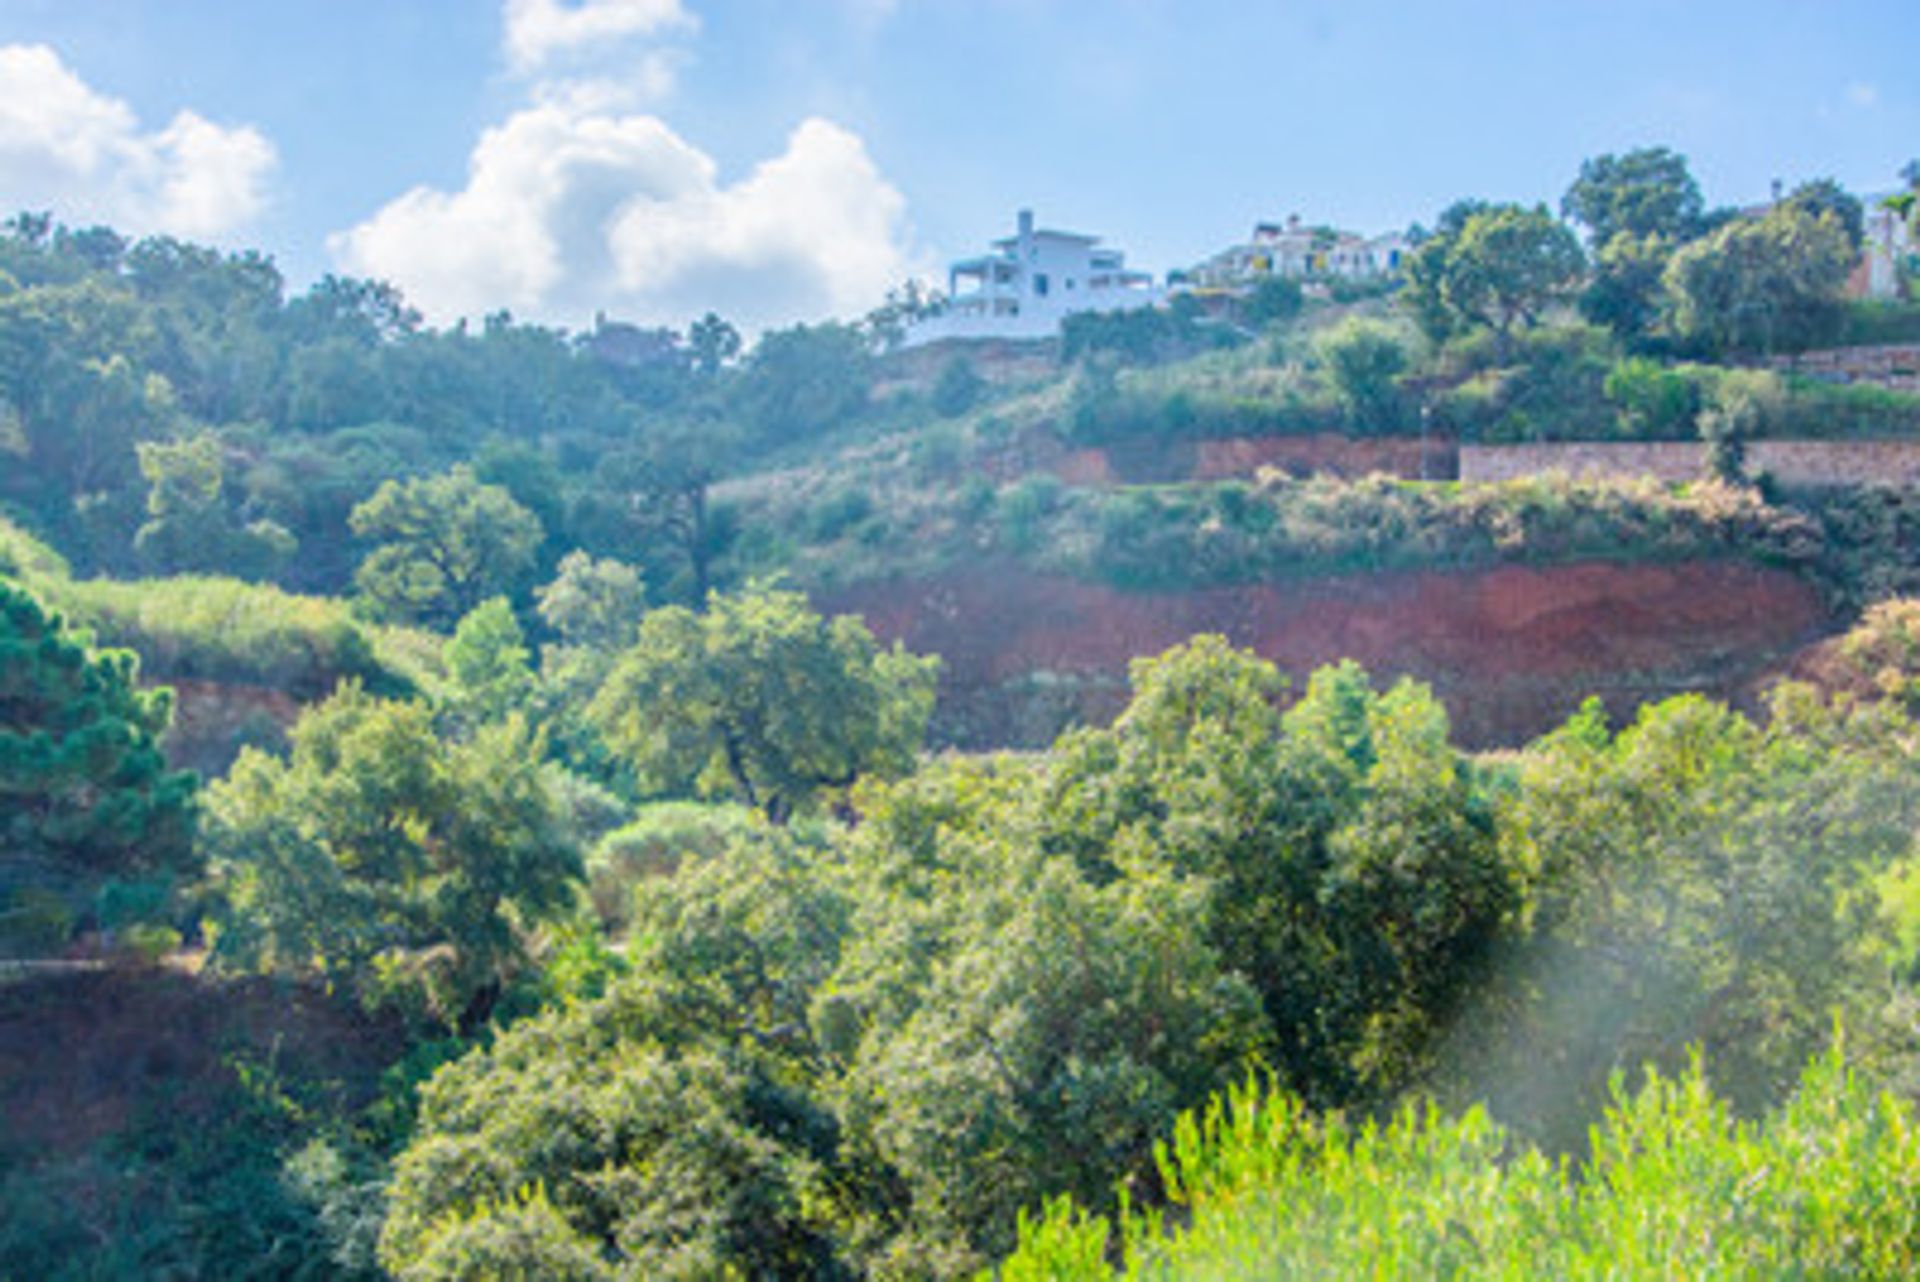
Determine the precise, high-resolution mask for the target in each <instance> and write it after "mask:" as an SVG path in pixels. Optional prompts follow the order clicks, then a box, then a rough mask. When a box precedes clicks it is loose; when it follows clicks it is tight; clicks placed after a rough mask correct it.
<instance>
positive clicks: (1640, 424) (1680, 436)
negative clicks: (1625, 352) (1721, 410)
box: [1606, 356, 1700, 440]
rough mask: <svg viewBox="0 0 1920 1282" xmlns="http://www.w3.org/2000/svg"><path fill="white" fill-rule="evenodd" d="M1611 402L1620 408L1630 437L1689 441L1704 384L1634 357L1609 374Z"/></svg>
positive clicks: (1625, 428) (1624, 431)
mask: <svg viewBox="0 0 1920 1282" xmlns="http://www.w3.org/2000/svg"><path fill="white" fill-rule="evenodd" d="M1606 394H1607V399H1608V400H1609V401H1612V402H1613V403H1614V404H1615V405H1617V406H1619V407H1620V424H1621V430H1622V433H1623V434H1624V435H1626V436H1630V437H1635V438H1640V439H1650V440H1685V439H1686V438H1687V437H1689V436H1691V435H1693V431H1694V417H1695V416H1696V415H1697V414H1698V413H1699V412H1700V384H1699V383H1698V382H1697V381H1696V380H1695V379H1692V378H1689V377H1688V376H1687V375H1686V374H1685V373H1682V372H1680V371H1678V370H1673V369H1669V368H1668V367H1667V366H1665V365H1662V364H1661V363H1660V362H1658V361H1652V360H1648V359H1646V358H1645V357H1640V356H1630V357H1628V358H1627V359H1626V360H1624V361H1621V362H1620V363H1619V364H1617V365H1615V366H1614V367H1613V368H1612V369H1611V370H1609V371H1607V381H1606Z"/></svg>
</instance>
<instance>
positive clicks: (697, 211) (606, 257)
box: [329, 99, 915, 328]
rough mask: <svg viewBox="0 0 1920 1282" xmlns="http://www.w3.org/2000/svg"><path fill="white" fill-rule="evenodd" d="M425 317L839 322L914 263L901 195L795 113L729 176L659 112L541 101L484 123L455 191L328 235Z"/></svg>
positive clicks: (833, 128)
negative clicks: (771, 149)
mask: <svg viewBox="0 0 1920 1282" xmlns="http://www.w3.org/2000/svg"><path fill="white" fill-rule="evenodd" d="M329 247H330V248H331V250H332V252H333V256H334V258H335V260H336V261H337V262H338V264H339V265H340V267H341V268H342V269H343V270H346V271H349V272H352V273H355V274H358V275H365V276H374V277H379V278H382V279H386V280H391V281H393V282H394V283H395V284H397V285H399V286H400V287H401V288H402V289H403V290H404V291H405V292H406V294H407V297H408V299H409V300H410V301H411V302H413V303H414V305H416V306H418V307H420V308H421V309H422V310H423V311H424V312H426V313H427V315H428V316H429V317H431V318H433V319H434V320H435V321H439V322H445V321H449V320H452V319H454V318H456V317H460V316H477V315H480V314H482V313H484V312H487V311H491V310H494V309H497V308H500V307H508V308H511V309H512V310H513V311H514V312H515V313H516V314H517V315H522V316H529V317H538V318H541V319H545V320H550V321H558V322H562V323H568V324H581V323H584V322H585V321H586V320H588V319H589V318H590V317H591V316H592V314H593V313H594V312H595V311H599V310H604V311H606V312H608V313H610V314H612V315H615V316H619V317H621V318H623V319H631V320H635V321H640V322H645V323H656V324H684V323H685V322H686V321H688V320H689V319H691V318H692V317H694V316H697V315H699V314H701V313H702V312H704V311H706V310H708V309H709V308H711V309H714V310H717V311H719V312H721V313H722V314H723V315H725V316H727V317H728V318H729V319H731V320H733V321H734V322H735V323H736V324H740V325H743V326H745V327H748V328H759V327H763V326H767V325H774V324H781V323H786V322H790V321H794V320H812V319H819V318H822V317H824V316H828V315H839V316H846V315H851V314H854V313H856V312H859V311H862V310H864V309H865V308H867V307H869V306H872V305H873V304H874V303H877V302H878V301H879V300H880V299H881V297H882V296H883V295H884V294H885V292H886V290H887V288H888V287H889V286H891V285H894V284H897V283H898V282H899V281H900V280H901V279H903V278H904V277H905V276H907V275H908V274H910V271H911V269H912V267H913V266H914V265H915V264H914V263H913V261H912V259H911V256H910V254H909V251H908V249H907V226H906V201H905V199H904V198H903V197H902V196H901V194H900V193H899V191H898V190H896V189H895V188H894V187H893V186H892V185H891V184H890V183H889V182H888V181H887V180H886V178H885V177H884V176H883V175H882V174H881V173H880V170H879V168H878V167H877V166H876V165H875V164H874V162H873V159H872V157H871V156H870V155H868V153H867V149H866V146H865V144H864V143H862V141H861V140H860V138H859V137H858V136H856V135H854V134H852V133H850V132H848V131H847V130H846V129H843V128H841V127H840V126H838V125H835V124H832V123H831V122H829V121H825V120H820V119H810V120H807V121H804V122H803V123H801V124H800V126H799V127H798V128H796V129H795V130H794V131H793V133H792V134H791V136H790V137H789V138H788V139H787V144H786V147H785V149H784V150H783V151H782V152H781V153H780V154H779V155H777V156H775V157H773V158H771V159H769V160H766V161H763V162H762V163H761V164H759V165H758V166H756V167H755V168H754V169H753V171H752V172H751V173H749V174H748V175H747V176H746V177H744V178H742V179H741V180H739V181H738V182H735V183H732V184H731V185H729V184H725V183H722V182H721V181H720V179H719V174H718V169H717V166H716V165H715V163H714V161H713V160H712V159H711V158H710V157H709V156H707V155H706V154H705V153H704V152H702V151H700V150H699V149H698V148H696V147H694V146H693V145H692V144H690V143H689V142H687V141H686V140H685V139H683V138H681V137H680V136H679V135H678V134H676V133H675V132H674V131H673V130H672V129H671V128H670V127H668V126H667V124H666V123H665V122H663V121H662V120H660V119H659V118H658V117H656V116H649V115H617V114H612V113H609V112H601V111H593V110H590V109H587V108H586V107H583V106H582V105H581V104H580V103H577V102H569V101H566V100H560V99H555V100H549V101H546V102H542V103H538V104H536V105H534V106H531V107H528V108H526V109H524V110H522V111H519V112H516V113H515V114H514V115H512V116H510V117H509V118H508V119H507V120H506V121H505V122H504V123H502V124H500V125H498V126H496V127H495V128H492V129H489V130H487V132H486V133H485V134H484V135H482V137H481V139H480V141H479V143H478V144H477V145H476V146H475V148H474V151H473V155H472V157H471V158H470V160H469V162H468V174H467V185H466V186H465V187H464V188H462V189H461V190H459V191H454V192H446V191H437V190H433V189H430V188H425V187H417V188H415V189H413V190H412V191H409V192H407V193H406V194H405V195H403V196H401V197H400V198H398V199H397V200H394V201H393V202H391V203H390V204H388V205H387V206H386V207H384V208H383V209H381V210H380V211H379V212H378V213H376V214H375V215H374V216H373V217H372V218H370V219H368V220H367V221H366V222H363V223H361V224H359V225H358V226H356V227H352V228H349V229H348V230H346V231H344V232H340V233H337V234H336V235H334V236H333V237H332V238H330V240H329Z"/></svg>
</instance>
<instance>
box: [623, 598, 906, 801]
mask: <svg viewBox="0 0 1920 1282" xmlns="http://www.w3.org/2000/svg"><path fill="white" fill-rule="evenodd" d="M938 670H939V660H938V659H935V658H920V657H917V656H915V655H911V654H908V653H907V652H906V651H905V650H903V649H901V648H900V647H899V646H898V645H896V646H894V648H893V649H891V650H886V649H882V648H881V647H880V645H879V643H877V642H876V641H875V640H874V639H873V635H872V633H870V632H868V631H867V629H866V626H865V625H864V624H862V623H861V622H860V621H859V620H858V619H856V618H852V617H848V616H842V617H839V618H835V619H832V620H826V619H822V618H821V617H820V616H819V615H817V614H815V613H813V612H812V611H811V610H809V609H808V608H807V603H806V598H805V597H804V596H802V595H800V594H799V593H797V592H780V591H769V590H756V591H751V592H746V593H741V594H738V595H730V596H722V595H719V594H715V595H714V596H713V597H712V598H711V599H710V601H709V604H708V609H707V612H706V613H705V614H694V613H693V612H692V611H690V610H686V609H683V608H681V607H677V606H669V607H666V608H664V609H659V610H655V611H653V612H652V613H650V614H648V615H647V616H646V618H645V619H644V620H643V621H642V622H641V624H640V631H639V637H638V640H637V641H636V642H635V644H634V645H633V646H632V647H631V648H630V649H628V650H627V651H626V652H625V653H624V654H623V655H622V656H621V657H620V659H619V661H618V663H616V664H615V666H614V669H613V672H612V674H611V675H610V676H609V677H608V679H607V683H606V685H605V686H604V687H603V688H602V689H601V691H600V693H599V694H598V695H597V696H595V698H594V701H593V704H592V707H591V708H590V710H589V716H590V718H591V719H592V720H593V721H594V722H595V723H596V724H597V725H598V726H599V728H600V730H601V732H602V733H603V734H604V735H605V736H606V739H607V742H608V743H609V744H610V745H611V746H612V748H613V749H614V751H615V752H616V753H618V754H619V755H620V756H621V757H622V758H624V759H625V760H626V762H627V763H628V764H629V765H630V766H631V767H632V769H633V771H634V773H635V775H636V777H637V778H638V779H639V780H640V781H641V783H642V786H644V787H646V788H648V789H650V790H652V791H656V792H684V791H687V790H690V789H692V790H698V791H699V792H701V793H704V794H708V795H723V796H733V797H737V798H739V799H740V800H742V801H744V802H746V804H748V805H750V806H753V807H755V808H757V809H759V810H761V811H762V812H764V813H765V814H766V815H767V817H768V818H769V819H772V820H773V821H774V822H776V823H784V822H785V821H786V820H787V818H788V817H789V816H791V815H792V814H793V813H794V812H795V811H796V810H797V809H799V808H801V807H804V806H806V805H808V804H809V803H811V802H813V801H814V800H816V799H817V798H819V797H821V796H823V795H844V793H845V790H846V789H848V788H850V787H851V786H852V785H853V783H854V781H855V780H857V779H859V778H860V777H861V776H863V775H869V774H877V775H883V776H884V775H896V774H903V773H905V772H907V771H908V770H911V769H912V768H913V763H914V754H915V753H916V752H917V751H918V750H919V747H920V743H921V740H922V738H923V737H924V736H925V734H926V726H927V718H928V716H929V715H930V714H931V713H932V710H933V692H934V680H935V674H936V673H937V672H938Z"/></svg>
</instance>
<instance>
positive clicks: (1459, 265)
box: [1404, 205, 1586, 354]
mask: <svg viewBox="0 0 1920 1282" xmlns="http://www.w3.org/2000/svg"><path fill="white" fill-rule="evenodd" d="M1456 221H1457V223H1458V229H1457V230H1452V229H1450V226H1449V224H1451V223H1454V222H1456ZM1585 266H1586V264H1585V260H1584V258H1583V256H1582V255H1581V252H1580V243H1579V242H1578V241H1577V240H1575V239H1574V236H1573V233H1572V232H1570V231H1568V230H1567V228H1566V227H1565V225H1564V224H1562V223H1560V222H1558V221H1556V220H1555V219H1554V217H1553V215H1551V214H1549V213H1548V212H1547V210H1546V207H1545V206H1535V207H1534V208H1532V209H1528V208H1526V207H1524V206H1521V205H1493V206H1486V207H1482V208H1477V209H1472V210H1471V212H1468V211H1467V209H1465V208H1462V207H1459V206H1456V208H1455V210H1450V211H1448V214H1446V215H1443V216H1442V218H1441V230H1440V231H1439V232H1437V233H1435V234H1434V235H1433V236H1431V237H1430V238H1428V239H1427V240H1426V241H1425V242H1424V243H1423V244H1421V245H1420V247H1419V248H1418V249H1416V250H1415V251H1414V252H1413V253H1412V254H1411V255H1409V257H1408V263H1407V268H1406V272H1407V289H1406V291H1405V294H1404V300H1405V305H1406V306H1407V307H1408V308H1409V309H1410V310H1411V311H1412V312H1413V315H1414V316H1415V318H1416V319H1417V320H1418V321H1419V322H1420V324H1421V326H1422V327H1423V328H1424V329H1425V330H1426V332H1427V335H1428V337H1430V338H1433V339H1435V340H1439V339H1442V338H1445V337H1446V336H1447V335H1448V334H1450V333H1452V332H1454V331H1455V330H1458V329H1462V328H1469V327H1473V326H1484V327H1486V328H1488V329H1491V330H1493V332H1494V335H1495V338H1496V340H1497V342H1498V345H1499V348H1500V350H1501V352H1502V354H1504V353H1505V352H1506V350H1507V348H1508V346H1509V343H1510V341H1511V336H1512V333H1513V329H1514V326H1515V325H1519V324H1524V325H1525V326H1527V327H1529V328H1530V327H1532V326H1533V325H1535V324H1536V323H1538V321H1539V319H1540V316H1541V314H1542V313H1543V312H1544V311H1545V309H1546V308H1547V307H1549V306H1550V305H1552V304H1553V303H1555V302H1558V301H1560V300H1562V299H1565V298H1568V297H1570V296H1571V295H1572V292H1573V289H1574V287H1575V286H1576V285H1578V284H1579V282H1580V279H1581V276H1582V274H1583V272H1584V270H1585Z"/></svg>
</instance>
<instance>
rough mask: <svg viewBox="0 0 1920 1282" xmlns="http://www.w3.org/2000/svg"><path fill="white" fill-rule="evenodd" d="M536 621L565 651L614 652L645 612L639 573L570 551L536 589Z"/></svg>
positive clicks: (621, 646) (623, 566) (626, 638)
mask: <svg viewBox="0 0 1920 1282" xmlns="http://www.w3.org/2000/svg"><path fill="white" fill-rule="evenodd" d="M534 596H535V597H536V598H537V599H538V600H539V602H540V618H541V619H542V620H543V621H545V623H546V625H547V626H548V627H550V628H552V629H553V630H554V631H555V632H557V633H559V634H560V639H561V640H562V641H564V642H566V644H568V645H570V646H592V647H595V648H597V649H603V650H618V649H621V648H623V647H624V646H626V645H627V644H628V643H629V642H631V641H632V640H633V632H634V629H635V628H637V627H639V626H640V616H641V615H643V614H645V613H646V608H647V590H646V585H645V584H643V583H642V582H641V581H640V572H639V571H637V570H635V569H634V568H633V567H632V566H630V565H626V564H623V563H621V562H619V561H614V560H604V561H601V560H595V559H594V558H593V557H591V556H589V555H587V554H586V553H585V552H580V551H573V552H569V553H567V554H566V555H565V556H563V557H561V558H560V566H559V571H558V573H556V574H555V575H554V579H553V582H551V583H549V584H547V585H546V586H545V587H542V588H537V589H535V591H534Z"/></svg>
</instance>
